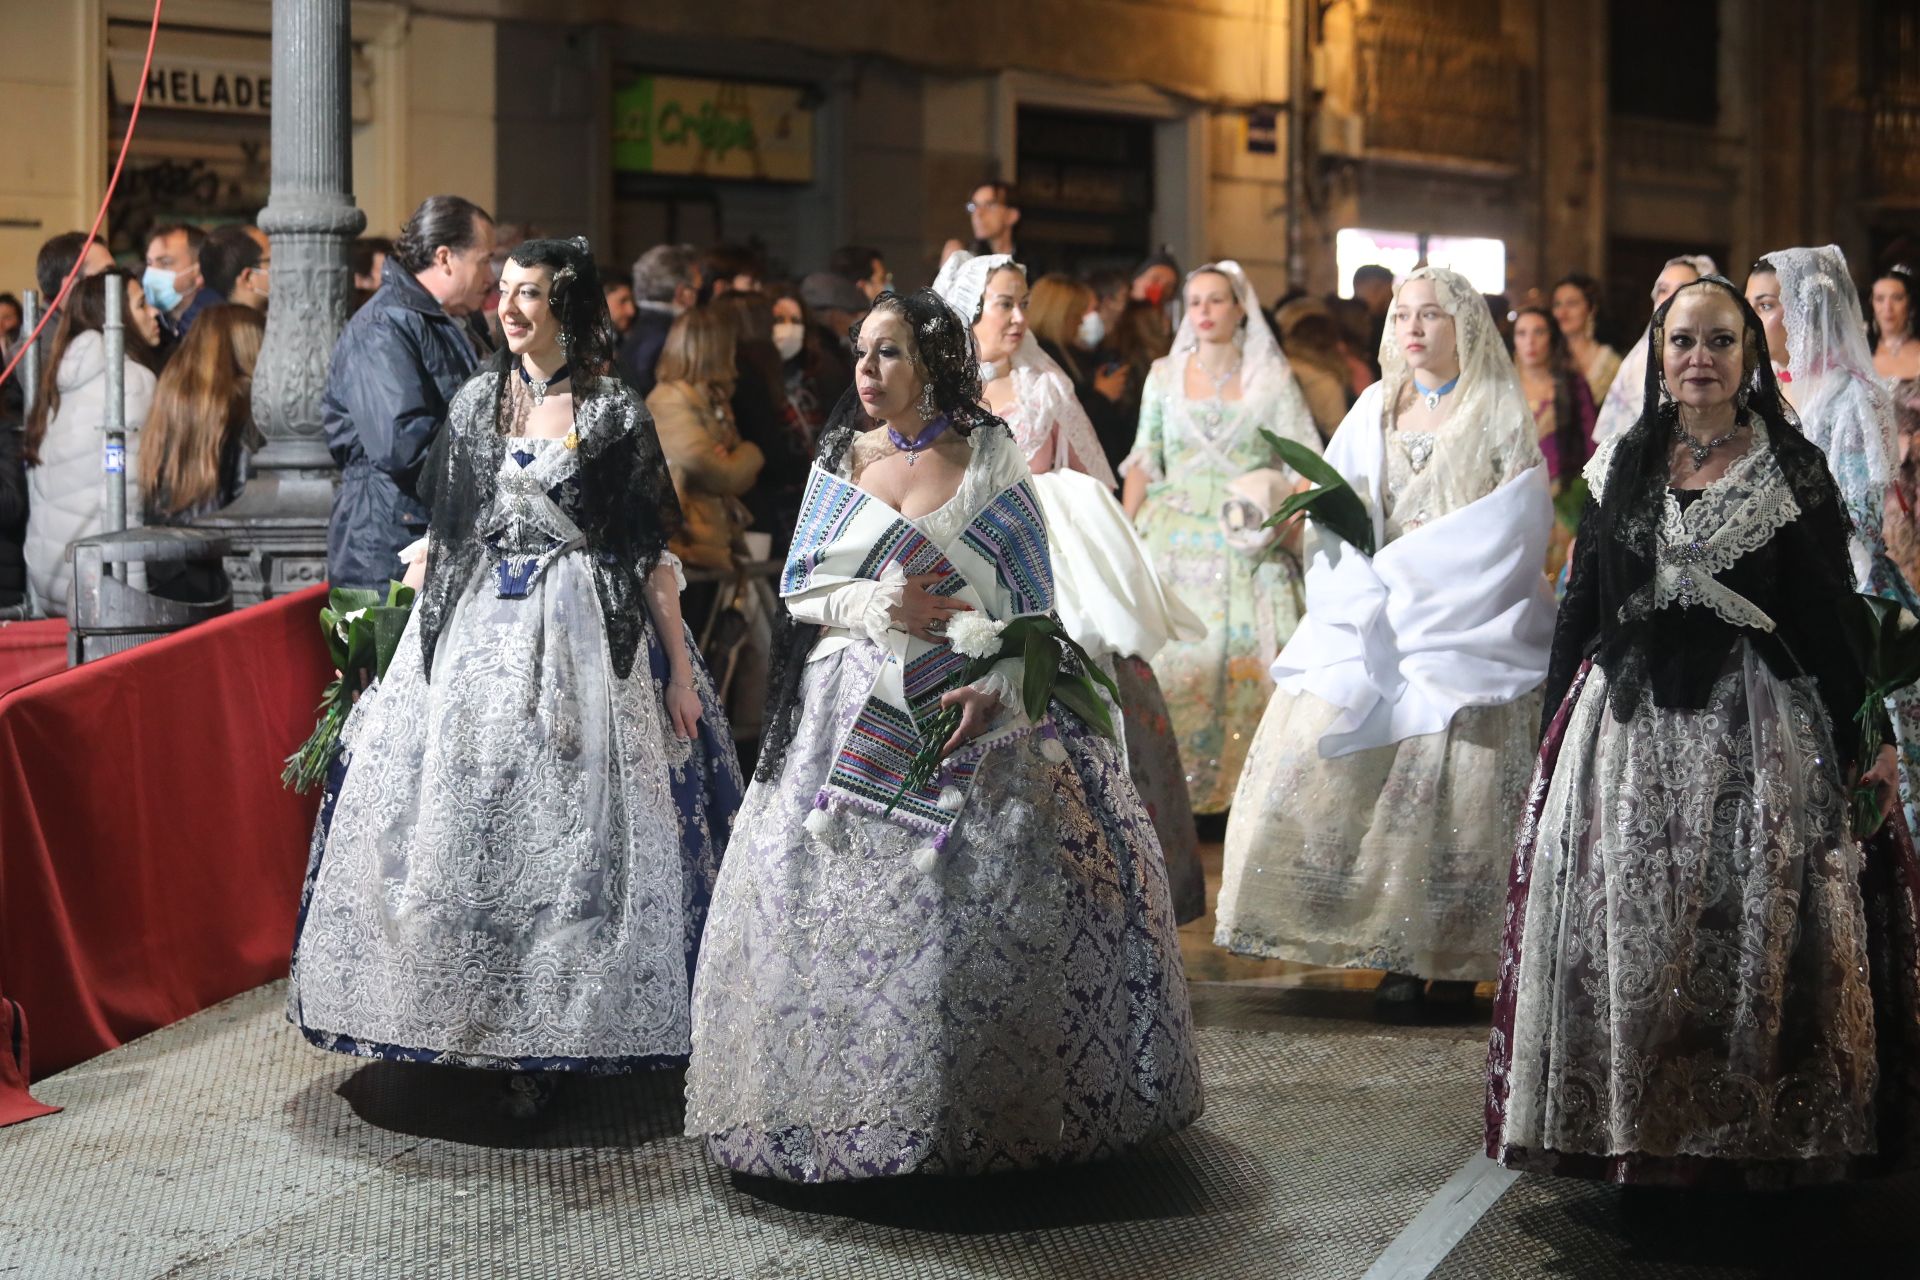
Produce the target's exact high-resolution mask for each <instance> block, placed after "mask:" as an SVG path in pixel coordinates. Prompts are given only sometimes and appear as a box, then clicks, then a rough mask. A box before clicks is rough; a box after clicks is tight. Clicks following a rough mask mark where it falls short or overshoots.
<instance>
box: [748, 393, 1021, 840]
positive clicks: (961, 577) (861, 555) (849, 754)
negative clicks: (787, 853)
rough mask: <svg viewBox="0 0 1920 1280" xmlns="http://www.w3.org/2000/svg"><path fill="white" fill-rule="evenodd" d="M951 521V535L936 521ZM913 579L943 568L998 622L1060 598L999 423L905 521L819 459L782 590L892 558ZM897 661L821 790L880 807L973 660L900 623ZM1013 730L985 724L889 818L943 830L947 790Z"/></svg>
mask: <svg viewBox="0 0 1920 1280" xmlns="http://www.w3.org/2000/svg"><path fill="white" fill-rule="evenodd" d="M943 530H954V531H957V532H954V533H953V534H952V535H951V536H950V537H948V538H946V539H945V540H944V541H943V540H942V539H941V538H940V537H939V536H937V535H938V534H939V532H940V531H943ZM895 564H897V565H899V566H900V570H901V572H903V573H905V574H906V575H907V576H909V577H912V576H916V575H920V574H929V573H930V574H937V575H939V577H938V581H936V582H934V583H932V584H931V586H930V589H931V590H932V591H933V592H934V594H936V595H942V596H952V597H957V598H958V599H960V600H963V601H965V602H966V603H967V604H970V605H972V606H973V607H974V608H975V609H978V610H980V611H982V612H983V613H985V614H986V615H987V616H988V617H991V618H994V619H996V620H999V621H1006V620H1011V619H1012V618H1015V617H1018V616H1020V615H1021V614H1030V613H1047V612H1049V611H1050V610H1051V609H1052V608H1053V567H1052V562H1051V561H1050V560H1049V559H1048V557H1047V531H1046V524H1045V521H1044V520H1043V518H1042V517H1041V514H1040V504H1039V502H1038V500H1037V499H1036V498H1035V496H1034V492H1033V481H1032V477H1031V475H1030V474H1029V473H1028V471H1027V465H1026V462H1025V461H1024V460H1023V459H1022V458H1021V457H1020V453H1019V450H1018V449H1017V448H1015V447H1014V444H1013V441H1012V439H1011V438H1010V437H1008V436H1007V435H1006V434H1005V432H1004V431H1002V430H999V429H996V428H992V427H988V428H982V429H981V430H980V431H978V432H976V438H975V441H974V452H973V458H972V461H971V462H970V463H969V464H968V468H967V475H966V478H965V479H964V480H962V482H961V485H960V489H959V492H958V493H956V494H955V495H954V497H953V499H952V501H950V502H949V503H948V504H947V505H946V506H944V507H941V508H939V509H938V510H936V511H933V512H930V513H929V514H927V515H925V516H922V517H919V518H918V519H913V520H909V519H907V518H906V517H905V516H902V515H901V514H900V513H899V512H898V511H896V510H894V509H893V508H892V507H890V506H888V505H887V504H886V503H884V502H882V501H881V500H880V499H878V498H876V497H874V496H873V495H872V494H870V493H868V492H866V491H865V490H863V489H861V488H859V487H858V486H856V485H855V484H854V483H853V482H852V481H851V480H850V479H849V478H848V477H847V476H845V475H841V474H836V473H834V472H830V471H827V470H824V469H823V468H821V467H820V466H819V464H817V463H816V464H815V465H814V468H813V472H812V475H811V476H810V477H809V479H808V482H807V493H806V498H805V500H804V501H803V503H802V505H801V510H800V520H799V524H798V526H797V527H796V529H795V530H794V537H793V546H792V549H791V550H790V551H789V552H788V553H787V564H786V569H785V571H784V573H783V574H782V577H781V581H780V594H781V596H782V597H783V598H784V597H788V596H793V595H798V594H800V593H802V592H812V591H818V590H819V589H820V588H822V587H832V586H837V585H844V584H849V583H853V582H860V581H878V580H879V579H880V578H881V576H882V575H883V574H885V573H886V571H887V568H888V566H889V565H895ZM887 640H888V645H889V648H890V649H891V651H892V656H891V660H890V661H888V662H887V663H885V664H884V665H883V666H882V667H881V669H880V674H879V676H878V678H877V679H876V680H875V681H874V687H873V691H872V693H871V694H870V695H869V696H868V698H867V702H866V705H865V706H864V707H863V708H862V709H861V711H860V715H859V716H858V717H857V718H856V720H855V721H854V723H853V726H852V727H851V728H850V729H849V730H848V732H847V734H846V737H845V738H844V739H843V740H842V741H841V743H840V746H839V749H838V751H837V752H836V753H835V757H834V764H833V769H832V771H831V773H830V774H829V776H828V779H827V784H826V787H825V792H826V794H827V795H828V796H829V797H830V798H834V799H840V800H846V801H850V802H852V803H854V804H857V805H859V806H860V807H862V808H865V809H868V810H871V811H874V812H878V811H880V810H883V809H885V808H886V806H887V805H888V804H889V803H890V802H892V800H893V798H894V796H895V794H896V793H897V792H898V791H899V790H900V786H901V784H902V782H904V780H905V778H906V775H907V769H908V766H909V764H910V763H911V762H912V760H913V757H914V756H915V755H917V754H918V753H919V751H920V748H921V745H922V743H923V741H924V737H923V733H922V726H924V725H925V724H926V723H927V721H929V720H930V719H931V718H932V717H933V716H934V714H935V713H936V712H938V711H939V709H940V699H941V697H942V695H944V694H946V693H948V692H950V691H951V690H953V689H955V688H957V687H958V686H959V684H960V676H961V672H962V670H963V669H964V667H965V666H966V659H965V658H964V657H963V656H962V655H960V654H959V653H957V652H955V651H954V649H953V648H952V646H951V645H949V644H947V643H946V642H944V641H943V642H941V643H939V644H932V643H929V642H928V641H925V640H922V639H920V638H919V637H918V636H911V635H908V634H907V633H905V632H903V631H897V630H896V631H890V632H888V633H887ZM1008 736H1010V735H1009V734H1006V733H1000V734H990V735H988V736H987V737H984V738H982V739H980V740H979V742H978V743H976V744H975V745H974V746H973V747H971V748H969V749H968V750H965V751H962V752H959V753H956V755H954V756H952V757H950V758H949V759H948V762H947V764H946V765H945V766H944V767H943V769H942V770H941V772H940V773H937V774H935V776H934V778H933V780H932V782H931V783H930V784H929V785H928V786H926V787H923V788H921V789H919V790H918V791H914V792H910V793H908V794H907V795H906V796H905V797H903V798H902V799H901V800H900V803H899V805H898V806H897V807H896V808H895V809H894V813H893V816H894V818H895V819H896V820H898V821H900V822H902V823H904V824H905V825H908V826H911V827H916V828H918V829H921V830H925V831H930V832H934V833H936V834H938V833H942V832H945V831H946V830H947V828H948V827H950V826H951V825H952V823H953V821H954V819H955V817H956V816H957V813H956V810H955V809H953V808H950V807H944V806H942V805H941V803H940V798H941V792H942V790H943V789H945V788H948V787H955V788H958V789H959V790H960V791H961V793H962V795H963V796H964V793H965V791H966V788H967V785H968V783H969V782H971V780H972V777H973V773H974V770H975V769H976V768H977V767H978V763H979V760H980V758H981V756H983V755H984V754H985V752H986V751H987V750H989V749H991V747H993V746H994V745H997V744H998V743H999V742H1002V741H1005V740H1006V738H1007V737H1008Z"/></svg>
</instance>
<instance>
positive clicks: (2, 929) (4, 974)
mask: <svg viewBox="0 0 1920 1280" xmlns="http://www.w3.org/2000/svg"><path fill="white" fill-rule="evenodd" d="M324 599H325V588H323V587H315V588H313V589H311V590H308V591H305V592H302V593H301V594H299V595H296V596H289V597H287V598H285V599H282V600H276V601H271V602H269V603H267V604H263V605H258V606H256V607H254V608H252V609H247V610H244V611H242V612H239V613H235V614H231V615H228V616H227V617H224V618H216V619H214V620H213V621H211V622H203V623H201V624H200V625H198V626H195V627H192V628H190V629H188V630H186V631H183V632H181V633H179V634H178V635H173V636H168V637H166V638H165V639H161V640H156V641H153V642H152V643H149V644H145V645H142V646H141V647H139V648H137V649H133V650H129V651H128V652H126V653H121V654H115V655H114V656H112V657H110V658H105V659H102V660H101V661H99V662H93V663H88V664H87V665H85V666H83V667H79V668H76V669H74V670H72V671H68V672H65V673H63V674H60V675H53V676H49V677H47V678H46V679H43V680H38V681H36V682H34V683H33V684H29V685H26V686H24V687H22V688H18V689H15V690H14V691H13V692H11V693H7V694H0V1125H4V1124H9V1123H12V1122H14V1121H17V1120H24V1119H28V1118H29V1117H31V1116H34V1115H40V1114H44V1113H45V1112H46V1111H48V1110H50V1109H51V1108H46V1107H42V1106H40V1105H39V1104H38V1103H36V1102H34V1101H33V1099H31V1098H30V1097H28V1096H27V1093H26V1082H27V1078H28V1077H27V1057H26V1052H27V1050H28V1048H29V1047H30V1048H31V1050H32V1068H33V1071H34V1073H35V1075H46V1074H48V1073H49V1072H53V1071H58V1070H60V1069H62V1068H64V1067H69V1066H72V1065H73V1064H74V1063H76V1062H81V1061H83V1060H85V1059H87V1058H90V1057H92V1056H94V1055H95V1054H98V1053H103V1052H105V1051H106V1050H108V1049H111V1048H113V1047H114V1046H115V1045H118V1044H121V1043H123V1042H125V1041H127V1040H130V1039H132V1038H133V1037H135V1036H139V1035H144V1034H145V1033H146V1032H148V1031H152V1030H153V1029H154V1028H156V1027H162V1026H165V1025H166V1024H168V1023H170V1022H174V1021H177V1020H178V1019H180V1018H184V1017H186V1016H187V1015H188V1014H191V1013H194V1012H196V1011H198V1010H200V1009H204V1008H206V1007H207V1006H208V1005H210V1004H213V1003H215V1002H217V1001H220V1000H223V999H225V998H227V997H228V996H231V995H234V994H236V993H238V992H241V991H245V990H246V989H248V988H249V987H254V986H257V985H259V984H260V983H262V982H266V981H269V980H271V979H273V978H276V977H279V976H281V975H282V974H284V973H285V972H286V968H287V959H288V956H289V953H290V951H291V948H292V943H293V917H294V912H295V909H296V906H297V903H298V899H299V893H300V881H301V878H302V875H303V873H304V871H305V867H306V849H307V839H308V834H309V832H310V831H311V829H312V824H313V814H314V809H315V806H316V804H317V802H318V797H317V795H316V796H296V795H293V794H291V793H289V792H287V791H285V790H284V789H282V787H281V785H280V768H281V760H282V758H283V757H285V756H286V755H287V754H288V753H289V752H290V751H292V750H293V748H294V747H295V746H296V745H298V744H299V742H300V741H301V740H302V739H303V738H305V737H306V736H307V734H308V733H309V732H310V731H311V730H312V728H313V718H314V704H315V703H316V702H318V701H319V698H320V690H321V688H322V687H323V686H324V685H325V684H326V682H327V680H329V679H330V678H331V677H332V663H331V662H330V661H329V659H328V657H327V650H326V646H325V644H324V643H323V642H322V638H321V636H320V629H319V626H318V624H317V622H316V618H315V615H316V613H317V611H318V610H319V608H320V605H321V604H322V602H323V601H324ZM22 1011H24V1013H25V1015H26V1018H25V1020H23V1019H22V1018H21V1017H20V1016H19V1015H20V1013H21V1012H22ZM29 1030H30V1031H31V1038H30V1039H29V1037H28V1031H29Z"/></svg>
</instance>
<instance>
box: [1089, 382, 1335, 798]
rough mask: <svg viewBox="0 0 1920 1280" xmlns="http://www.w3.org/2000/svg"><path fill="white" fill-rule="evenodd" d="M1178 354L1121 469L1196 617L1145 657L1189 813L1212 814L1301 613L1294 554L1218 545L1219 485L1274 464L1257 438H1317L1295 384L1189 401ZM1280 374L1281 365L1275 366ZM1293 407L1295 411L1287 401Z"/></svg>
mask: <svg viewBox="0 0 1920 1280" xmlns="http://www.w3.org/2000/svg"><path fill="white" fill-rule="evenodd" d="M1183 370H1184V357H1180V356H1177V355H1176V356H1169V357H1166V358H1163V359H1161V360H1158V361H1155V362H1154V365H1153V368H1152V369H1151V370H1150V371H1149V372H1148V374H1147V380H1146V385H1145V388H1144V390H1143V391H1142V396H1141V403H1140V432H1139V435H1138V437H1137V438H1136V439H1135V441H1134V446H1133V453H1132V455H1131V456H1130V458H1129V462H1128V464H1127V465H1128V466H1129V467H1131V466H1133V465H1136V464H1137V465H1139V466H1142V467H1144V468H1145V470H1146V475H1147V500H1146V503H1145V505H1143V506H1142V507H1141V508H1140V510H1139V512H1138V513H1137V514H1136V515H1135V517H1134V524H1135V526H1136V527H1137V528H1138V529H1139V530H1140V536H1141V539H1142V540H1143V541H1145V543H1146V544H1147V548H1148V550H1149V551H1151V552H1152V554H1153V563H1154V566H1155V567H1156V568H1157V569H1158V570H1159V571H1160V573H1161V574H1162V575H1163V577H1164V579H1165V581H1166V582H1167V584H1168V586H1170V587H1172V588H1173V590H1175V591H1177V592H1178V593H1179V594H1180V597H1181V599H1183V600H1185V601H1186V603H1187V605H1188V606H1189V607H1190V608H1191V609H1192V610H1193V611H1194V612H1195V613H1197V614H1198V615H1200V618H1201V620H1202V621H1203V622H1205V623H1206V624H1207V635H1206V637H1205V638H1204V639H1201V640H1195V641H1191V642H1187V643H1182V642H1177V641H1176V642H1174V643H1171V644H1168V645H1167V646H1166V647H1165V648H1164V649H1162V650H1161V651H1160V652H1159V653H1158V654H1156V655H1155V656H1154V658H1153V660H1152V666H1153V673H1154V675H1155V676H1156V677H1158V679H1159V681H1160V688H1161V690H1162V691H1163V692H1164V693H1165V695H1166V701H1167V711H1168V713H1169V715H1170V716H1171V718H1172V721H1173V732H1174V737H1175V738H1176V739H1177V740H1178V741H1179V744H1180V755H1181V760H1182V763H1183V764H1184V765H1185V767H1186V774H1187V791H1188V794H1189V796H1190V797H1191V799H1192V803H1193V811H1194V812H1195V813H1223V812H1225V811H1226V809H1227V807H1228V805H1229V804H1230V803H1232V800H1233V790H1234V785H1235V784H1236V783H1237V782H1238V781H1239V779H1240V770H1241V766H1242V764H1243V762H1244V761H1245V760H1246V756H1247V748H1248V746H1249V745H1250V743H1251V740H1252V738H1253V731H1254V728H1255V727H1256V726H1257V725H1258V724H1259V723H1260V716H1261V713H1262V712H1264V711H1265V710H1266V706H1267V699H1268V697H1269V695H1271V694H1272V692H1273V681H1272V679H1271V678H1270V677H1269V676H1268V674H1267V668H1268V667H1269V666H1271V665H1272V663H1273V660H1274V658H1275V656H1276V655H1278V654H1279V652H1280V650H1281V648H1282V647H1283V646H1285V644H1286V642H1287V639H1288V637H1289V636H1291V635H1292V634H1293V628H1294V626H1295V624H1296V623H1298V622H1299V620H1300V612H1301V607H1302V605H1301V593H1300V581H1301V579H1300V563H1299V561H1298V560H1297V559H1295V558H1294V556H1293V555H1292V554H1290V553H1289V552H1287V551H1286V550H1284V549H1282V548H1280V547H1279V546H1277V545H1274V546H1269V547H1267V548H1265V549H1263V550H1261V551H1259V552H1258V553H1256V554H1252V555H1249V554H1247V553H1245V552H1241V551H1238V550H1235V549H1234V548H1233V547H1232V546H1230V545H1229V544H1228V541H1227V535H1226V533H1225V531H1224V530H1223V529H1222V527H1221V523H1220V511H1221V507H1222V506H1223V505H1224V504H1225V503H1226V501H1227V498H1228V496H1229V495H1228V490H1227V486H1228V485H1229V484H1231V483H1232V482H1233V481H1234V480H1236V479H1238V478H1239V477H1241V476H1243V475H1245V474H1247V473H1248V472H1251V471H1256V470H1259V469H1262V468H1275V469H1278V468H1280V467H1281V466H1282V464H1281V463H1280V461H1279V459H1278V458H1277V456H1276V455H1275V454H1274V452H1273V450H1272V449H1271V447H1270V446H1268V444H1267V443H1266V441H1265V440H1264V439H1263V438H1262V437H1261V435H1260V429H1261V428H1262V427H1264V428H1266V429H1267V430H1269V431H1272V432H1273V433H1274V434H1275V435H1279V436H1283V437H1287V438H1290V439H1294V440H1298V441H1300V442H1301V443H1303V444H1308V445H1312V446H1313V447H1314V448H1315V449H1316V451H1317V450H1318V447H1319V438H1320V437H1319V433H1318V432H1317V431H1316V430H1315V429H1314V426H1313V421H1312V419H1311V418H1310V417H1309V416H1308V415H1307V413H1306V410H1305V406H1304V402H1303V401H1302V400H1301V399H1300V396H1299V393H1298V391H1297V390H1294V391H1293V392H1292V394H1291V395H1290V396H1289V397H1287V398H1286V399H1283V400H1273V399H1269V400H1266V401H1246V400H1227V401H1221V400H1217V399H1208V400H1193V399H1189V398H1188V396H1187V394H1186V389H1185V387H1184V385H1183V383H1184V373H1183ZM1282 376H1283V377H1285V378H1286V379H1287V380H1288V382H1289V383H1290V382H1291V380H1292V375H1291V374H1290V373H1284V374H1282ZM1295 408H1297V409H1298V412H1297V413H1296V412H1293V411H1292V410H1293V409H1295Z"/></svg>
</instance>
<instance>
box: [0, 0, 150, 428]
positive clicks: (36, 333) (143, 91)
mask: <svg viewBox="0 0 1920 1280" xmlns="http://www.w3.org/2000/svg"><path fill="white" fill-rule="evenodd" d="M165 4H166V0H153V25H152V26H151V27H149V28H148V29H147V56H146V59H145V61H143V62H142V63H141V64H140V84H139V87H138V88H136V89H135V90H134V91H133V114H132V115H131V116H129V117H128V118H127V136H126V137H124V138H122V139H120V158H119V159H117V160H115V161H114V162H113V176H112V177H110V178H108V179H107V193H106V194H105V195H104V196H102V197H100V211H99V212H98V213H96V214H94V215H93V226H92V227H91V228H89V229H88V231H87V240H86V243H85V244H83V245H81V246H80V256H79V257H77V258H75V259H74V260H73V270H71V271H69V272H67V278H66V279H65V280H63V281H61V283H60V294H59V296H58V297H56V298H55V299H54V300H53V302H52V303H51V304H49V305H47V306H44V307H43V308H42V309H41V312H40V323H38V324H36V325H34V326H33V332H32V333H31V334H29V335H27V340H26V341H25V342H23V343H21V344H20V348H19V350H17V351H15V352H14V353H13V359H11V360H9V361H7V367H6V368H5V369H0V386H5V385H6V382H7V379H8V378H11V377H12V376H13V370H14V367H15V366H17V365H18V364H19V363H20V361H21V358H22V357H24V356H25V355H26V354H27V349H28V348H29V347H31V346H33V344H34V343H36V342H38V341H39V340H40V331H41V330H42V329H44V328H46V327H47V321H49V320H51V319H53V316H54V313H55V312H57V311H58V310H59V309H60V308H61V306H62V305H63V304H64V303H65V302H66V300H67V295H68V294H69V293H71V292H73V284H74V281H76V280H78V279H79V278H80V268H81V267H82V266H84V265H85V264H86V261H87V250H89V249H91V248H92V247H93V246H94V242H95V241H97V240H98V239H99V238H100V224H101V223H103V222H105V221H106V220H107V206H108V205H109V204H111V203H112V201H113V192H114V188H116V187H118V186H119V185H120V170H121V168H122V167H123V166H125V164H126V163H127V147H128V146H129V145H130V144H131V143H132V142H133V129H134V126H135V125H137V124H139V123H140V104H141V103H142V102H144V101H146V97H147V72H149V71H151V70H152V69H153V47H154V45H155V44H157V43H158V42H159V40H160V10H161V8H162V7H164V6H165ZM42 301H43V302H44V301H45V299H42ZM52 376H53V370H51V369H48V370H45V371H43V372H42V373H41V377H43V378H50V377H52ZM28 408H29V410H31V408H32V406H28Z"/></svg>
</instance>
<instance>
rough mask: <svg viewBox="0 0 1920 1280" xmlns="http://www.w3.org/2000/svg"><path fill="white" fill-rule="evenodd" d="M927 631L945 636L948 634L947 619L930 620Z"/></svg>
mask: <svg viewBox="0 0 1920 1280" xmlns="http://www.w3.org/2000/svg"><path fill="white" fill-rule="evenodd" d="M927 631H928V632H929V633H931V634H933V635H936V636H943V635H945V634H947V624H946V622H945V620H943V619H940V618H935V619H934V620H933V621H932V622H929V623H928V624H927Z"/></svg>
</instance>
